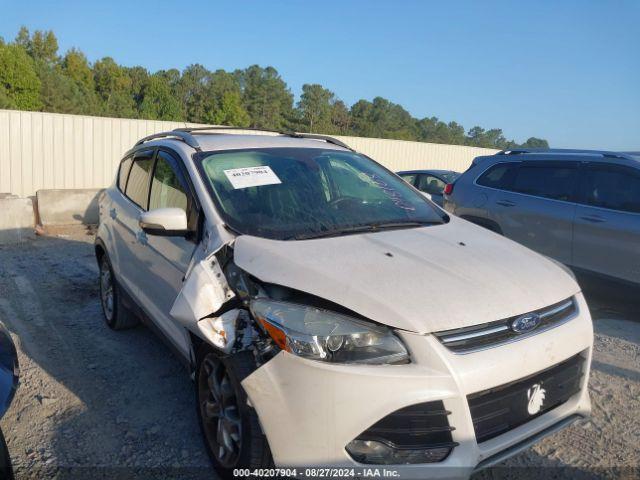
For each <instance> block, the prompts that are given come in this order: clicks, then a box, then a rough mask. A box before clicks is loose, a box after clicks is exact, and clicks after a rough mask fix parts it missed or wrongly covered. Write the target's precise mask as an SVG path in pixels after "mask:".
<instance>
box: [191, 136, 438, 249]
mask: <svg viewBox="0 0 640 480" xmlns="http://www.w3.org/2000/svg"><path fill="white" fill-rule="evenodd" d="M195 158H196V163H197V164H198V168H199V169H200V172H201V174H202V175H203V177H204V178H205V179H206V180H207V183H208V186H209V188H210V191H211V193H212V195H213V198H214V201H215V203H216V204H217V207H218V209H219V210H220V211H221V213H222V216H223V218H224V220H225V222H226V223H227V224H228V226H229V227H231V228H232V229H233V230H236V231H237V232H239V233H243V234H248V235H254V236H259V237H267V238H273V239H280V240H288V239H303V238H314V237H321V236H330V235H341V234H346V233H355V232H358V231H375V230H379V229H380V230H381V229H385V228H409V227H415V226H421V225H431V224H440V223H444V221H445V219H446V218H447V217H446V215H445V214H444V213H443V212H441V211H440V210H438V209H437V208H436V207H434V206H433V205H432V204H431V203H430V202H428V201H427V200H425V199H424V197H423V196H422V195H420V194H419V193H417V192H416V191H415V190H414V189H412V188H411V187H410V186H408V185H407V184H406V183H405V182H404V181H402V180H401V179H400V178H398V177H396V176H395V175H393V174H392V173H390V172H389V171H387V170H386V169H384V168H383V167H381V166H380V165H378V164H377V163H375V162H373V161H372V160H369V159H367V158H366V157H363V156H362V155H358V154H356V153H351V152H343V151H338V150H322V149H317V148H259V149H250V150H249V149H247V150H232V151H222V152H204V153H199V154H197V155H196V157H195Z"/></svg>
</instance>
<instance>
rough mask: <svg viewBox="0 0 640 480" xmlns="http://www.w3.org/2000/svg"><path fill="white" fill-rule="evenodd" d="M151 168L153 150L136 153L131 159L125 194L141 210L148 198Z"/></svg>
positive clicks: (144, 207)
mask: <svg viewBox="0 0 640 480" xmlns="http://www.w3.org/2000/svg"><path fill="white" fill-rule="evenodd" d="M152 167H153V150H150V151H145V152H141V153H137V154H136V155H135V157H134V158H133V164H132V165H131V172H130V173H129V180H128V181H127V189H126V192H125V194H126V195H127V197H129V199H130V200H131V201H132V202H133V203H135V204H136V205H138V206H139V207H140V208H142V209H143V210H146V209H147V199H148V198H149V172H150V171H151V168H152Z"/></svg>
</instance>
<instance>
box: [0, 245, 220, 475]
mask: <svg viewBox="0 0 640 480" xmlns="http://www.w3.org/2000/svg"><path fill="white" fill-rule="evenodd" d="M76 238H77V239H76ZM0 320H2V321H3V322H4V323H5V324H6V325H7V327H8V328H9V329H10V330H11V331H12V332H13V333H15V334H17V335H18V337H19V339H20V347H19V349H20V350H21V352H22V355H23V358H21V367H22V376H21V385H20V387H19V389H18V392H17V395H16V399H15V401H14V404H13V405H12V407H11V409H10V411H9V413H8V415H7V417H5V419H3V429H5V431H6V433H7V434H8V437H10V447H9V448H10V451H11V455H12V458H13V461H14V466H15V470H16V477H17V478H16V480H21V479H32V478H33V479H36V478H37V479H40V478H64V479H67V478H68V479H76V478H87V479H89V478H91V479H92V480H94V479H96V478H110V479H111V478H114V479H116V478H127V479H133V478H135V479H147V478H149V479H151V478H153V479H159V478H189V479H190V478H194V479H195V478H198V479H199V478H207V479H211V478H215V474H214V473H213V470H212V469H211V467H210V464H209V460H208V458H207V456H206V451H205V449H204V445H203V441H202V437H201V434H200V429H199V426H198V423H197V416H196V408H195V399H194V389H193V385H192V383H191V381H190V380H189V377H188V374H187V372H186V371H185V369H184V367H183V366H182V364H181V363H180V362H179V361H178V359H177V358H176V357H174V356H173V354H172V353H171V351H170V350H169V349H168V348H167V347H166V346H165V345H164V344H163V343H162V341H161V340H160V339H158V338H157V337H156V336H154V335H153V334H152V333H151V332H150V331H149V330H147V329H146V328H144V327H138V328H135V329H132V330H128V331H122V332H114V331H112V330H110V329H109V328H108V327H107V326H106V324H105V323H104V321H103V318H102V311H101V307H100V303H99V289H98V269H97V265H96V262H95V257H94V252H93V237H92V236H86V237H82V236H80V237H74V238H64V237H60V236H59V237H39V238H37V239H36V240H35V241H30V242H26V243H23V244H20V245H13V246H0ZM25 357H26V358H25ZM8 424H10V427H9V428H8V431H7V427H5V425H8Z"/></svg>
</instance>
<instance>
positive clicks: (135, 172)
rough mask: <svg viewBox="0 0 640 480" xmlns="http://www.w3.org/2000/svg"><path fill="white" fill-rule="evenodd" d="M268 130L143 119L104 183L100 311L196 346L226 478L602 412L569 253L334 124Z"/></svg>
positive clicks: (495, 443) (411, 468) (212, 445)
mask: <svg viewBox="0 0 640 480" xmlns="http://www.w3.org/2000/svg"><path fill="white" fill-rule="evenodd" d="M261 133H262V134H260V135H258V134H251V135H249V134H241V133H237V132H231V131H229V129H225V130H216V129H205V130H200V129H181V130H174V131H172V132H166V133H161V134H156V135H152V136H150V137H146V138H144V139H142V140H140V141H139V142H138V143H136V145H135V146H134V147H133V148H132V149H131V150H130V151H129V152H128V153H127V154H126V155H125V157H124V159H123V160H122V162H121V163H120V166H119V169H118V175H117V178H116V180H115V182H114V184H113V185H112V186H111V187H110V188H108V189H106V190H105V192H104V193H103V194H102V196H101V199H100V227H99V230H98V235H97V239H96V255H97V259H98V262H99V265H100V294H101V301H102V307H103V310H104V315H105V318H106V322H107V324H108V325H109V326H110V327H111V328H113V329H122V328H126V327H131V326H133V325H135V324H136V323H137V322H138V321H139V320H142V321H143V322H144V323H146V324H148V325H149V326H151V327H152V328H154V330H156V331H157V332H158V333H159V334H160V335H161V336H162V337H163V338H164V339H166V340H167V341H168V343H169V345H170V346H171V347H173V349H174V350H175V351H176V352H177V354H178V356H179V357H180V358H181V359H183V360H184V361H185V363H186V364H187V365H188V367H189V368H190V369H191V371H192V373H193V376H194V378H195V382H196V395H197V407H198V414H199V416H200V420H201V425H202V431H203V434H204V437H205V441H206V445H207V447H208V450H209V453H210V455H211V458H212V461H213V463H214V466H215V467H216V469H217V470H218V471H219V472H220V473H221V474H222V475H223V476H230V475H231V472H233V470H234V469H237V468H249V469H253V468H265V467H270V466H277V467H288V468H289V467H290V468H294V469H295V468H298V469H300V468H304V467H311V466H325V467H327V466H330V467H343V468H346V469H352V470H347V472H349V471H351V472H353V473H354V474H355V475H358V474H359V472H361V471H362V470H361V469H363V468H368V467H380V466H382V465H384V466H385V468H395V469H397V470H398V471H400V472H401V474H402V475H403V476H406V477H417V478H427V477H434V478H435V477H438V478H444V477H464V476H468V475H470V474H471V473H472V472H473V471H474V470H476V469H480V468H484V467H486V466H489V465H492V464H494V463H496V462H499V461H501V460H503V459H504V458H507V457H508V456H510V455H513V454H514V453H517V452H518V451H521V450H522V449H524V448H526V447H528V446H529V445H531V444H532V443H534V442H535V441H537V440H539V439H540V438H542V437H544V436H545V435H548V434H550V433H552V432H555V431H557V430H559V429H561V428H563V427H565V426H567V425H569V424H570V423H572V422H573V421H574V420H576V419H578V418H580V417H586V416H588V415H589V412H590V403H589V396H588V392H587V379H588V375H589V367H590V361H591V348H592V342H593V330H592V324H591V318H590V314H589V310H588V308H587V305H586V303H585V299H584V297H583V295H582V293H581V291H580V288H579V287H578V285H577V284H576V282H575V280H574V279H573V278H572V276H571V275H570V273H568V272H567V270H565V269H563V268H562V267H561V266H559V265H558V264H556V263H555V262H554V261H552V260H549V259H547V258H545V257H542V256H540V255H538V254H536V253H534V252H532V251H531V250H528V249H527V248H525V247H523V246H520V245H518V244H516V243H514V242H512V241H510V240H508V239H505V238H503V237H501V236H499V235H497V234H495V233H492V232H489V231H487V230H486V229H483V228H481V227H478V226H475V225H473V224H471V223H469V222H466V221H464V220H461V219H459V218H457V217H455V216H451V215H448V214H446V213H445V212H444V211H443V210H441V209H440V208H438V207H436V206H435V205H434V204H433V203H431V202H430V201H429V200H427V199H425V198H424V197H423V196H422V195H421V194H420V192H418V191H417V190H415V189H414V188H413V187H411V186H410V185H408V184H407V183H405V182H404V181H403V180H402V179H400V178H399V177H397V176H395V175H394V174H393V173H391V172H389V171H388V170H386V169H385V168H383V167H382V166H380V165H379V164H377V163H376V162H374V161H373V160H371V159H369V158H367V157H365V156H363V155H360V154H357V153H355V152H354V151H352V150H351V149H350V148H349V147H347V146H346V145H344V144H343V143H341V142H340V141H338V140H335V139H333V138H330V137H321V136H314V135H300V134H274V133H271V134H265V133H266V132H261ZM293 473H294V474H295V473H296V472H295V471H294V472H293ZM297 474H300V471H299V470H298V473H297Z"/></svg>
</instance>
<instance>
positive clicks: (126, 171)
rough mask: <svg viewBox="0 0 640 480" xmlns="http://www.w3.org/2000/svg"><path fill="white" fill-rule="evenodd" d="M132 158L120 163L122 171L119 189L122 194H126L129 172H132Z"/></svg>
mask: <svg viewBox="0 0 640 480" xmlns="http://www.w3.org/2000/svg"><path fill="white" fill-rule="evenodd" d="M132 162H133V158H132V157H127V158H125V159H124V160H123V161H122V162H120V169H119V170H118V188H119V189H120V191H121V192H124V189H125V187H126V186H127V177H128V176H129V170H131V163H132Z"/></svg>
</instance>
